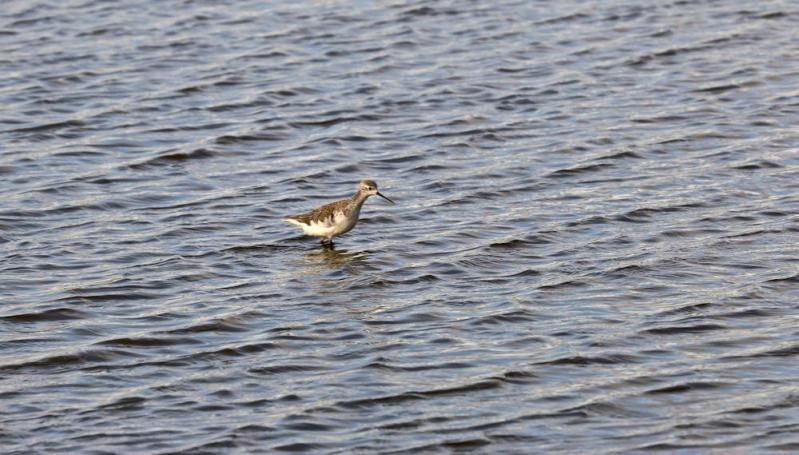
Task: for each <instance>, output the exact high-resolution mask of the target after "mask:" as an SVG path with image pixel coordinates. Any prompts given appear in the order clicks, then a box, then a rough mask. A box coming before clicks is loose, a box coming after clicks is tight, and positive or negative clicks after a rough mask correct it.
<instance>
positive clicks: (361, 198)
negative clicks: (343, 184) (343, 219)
mask: <svg viewBox="0 0 799 455" xmlns="http://www.w3.org/2000/svg"><path fill="white" fill-rule="evenodd" d="M369 196H371V194H369V193H365V192H363V191H358V192H357V193H355V195H354V196H352V198H351V201H352V202H350V205H351V206H353V207H358V208H361V206H362V205H363V203H364V202H366V200H367V199H369Z"/></svg>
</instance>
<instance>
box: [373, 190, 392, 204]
mask: <svg viewBox="0 0 799 455" xmlns="http://www.w3.org/2000/svg"><path fill="white" fill-rule="evenodd" d="M377 195H378V196H380V197H382V198H383V199H385V200H387V201H388V202H391V203H392V204H393V203H394V201H392V200H391V199H389V198H387V197H385V196H383V195H382V194H380V192H378V193H377Z"/></svg>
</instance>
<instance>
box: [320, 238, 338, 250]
mask: <svg viewBox="0 0 799 455" xmlns="http://www.w3.org/2000/svg"><path fill="white" fill-rule="evenodd" d="M321 243H322V247H324V248H325V249H331V250H332V249H333V248H335V247H336V246H335V245H333V239H322V242H321Z"/></svg>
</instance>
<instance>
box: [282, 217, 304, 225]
mask: <svg viewBox="0 0 799 455" xmlns="http://www.w3.org/2000/svg"><path fill="white" fill-rule="evenodd" d="M283 221H285V222H286V223H291V224H293V225H295V226H300V227H302V226H303V224H302V222H300V221H299V220H295V219H294V218H283Z"/></svg>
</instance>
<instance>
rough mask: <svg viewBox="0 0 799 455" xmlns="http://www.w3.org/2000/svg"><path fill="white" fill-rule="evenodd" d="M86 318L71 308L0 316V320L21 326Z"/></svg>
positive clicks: (83, 314)
mask: <svg viewBox="0 0 799 455" xmlns="http://www.w3.org/2000/svg"><path fill="white" fill-rule="evenodd" d="M87 316H88V315H87V314H86V313H84V312H82V311H78V310H75V309H72V308H53V309H50V310H44V311H40V312H38V313H20V314H12V315H5V316H0V320H2V321H8V322H14V323H20V324H22V323H31V322H49V321H69V320H75V319H85V318H86V317H87Z"/></svg>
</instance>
